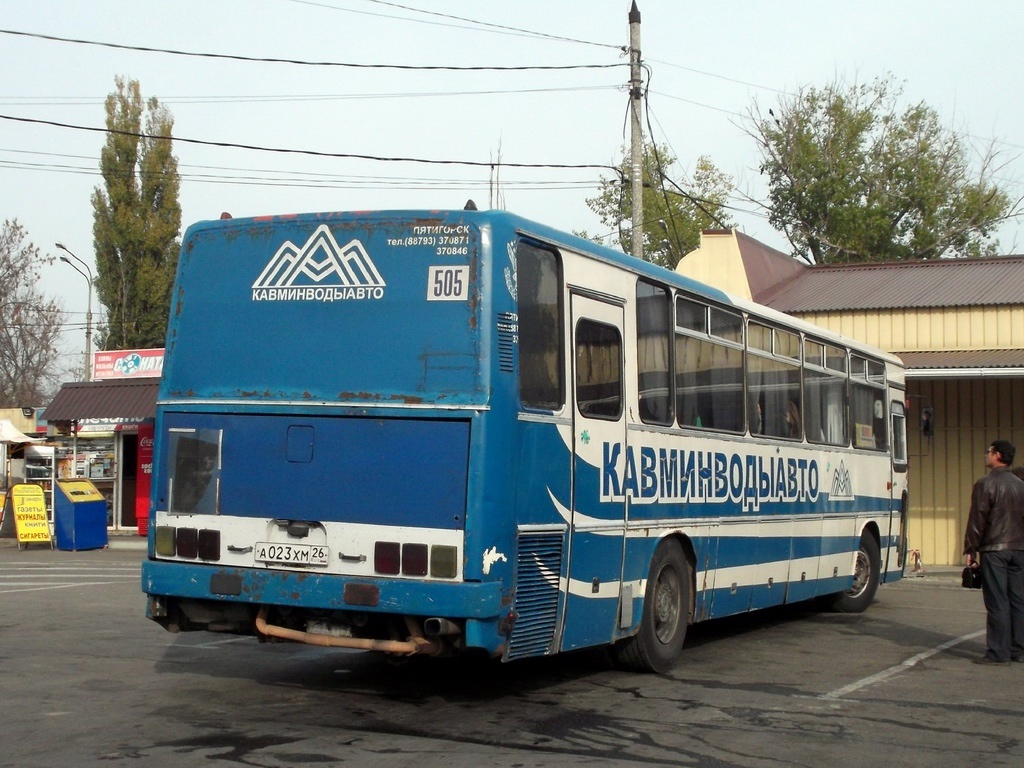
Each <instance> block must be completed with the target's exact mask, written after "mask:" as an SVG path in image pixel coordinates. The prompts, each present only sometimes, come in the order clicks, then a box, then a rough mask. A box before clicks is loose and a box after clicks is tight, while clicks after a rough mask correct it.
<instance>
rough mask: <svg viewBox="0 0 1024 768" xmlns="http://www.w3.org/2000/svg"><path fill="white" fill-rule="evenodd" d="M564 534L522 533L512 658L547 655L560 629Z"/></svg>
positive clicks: (518, 559)
mask: <svg viewBox="0 0 1024 768" xmlns="http://www.w3.org/2000/svg"><path fill="white" fill-rule="evenodd" d="M562 542H563V534H562V532H560V531H559V532H554V533H521V534H519V546H518V554H517V555H516V599H515V604H514V606H513V608H514V610H515V613H516V620H515V624H514V625H513V627H512V638H511V640H510V641H509V647H508V657H507V658H509V659H520V658H523V657H525V656H543V655H544V654H546V653H551V652H553V651H554V650H555V649H554V648H553V647H552V645H553V643H554V639H555V630H556V628H557V627H558V581H559V574H561V572H562Z"/></svg>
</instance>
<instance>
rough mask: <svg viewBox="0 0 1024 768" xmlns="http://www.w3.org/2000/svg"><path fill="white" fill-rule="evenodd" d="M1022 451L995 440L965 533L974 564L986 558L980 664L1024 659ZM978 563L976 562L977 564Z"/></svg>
mask: <svg viewBox="0 0 1024 768" xmlns="http://www.w3.org/2000/svg"><path fill="white" fill-rule="evenodd" d="M1015 454H1016V449H1015V448H1014V447H1013V445H1012V444H1011V443H1010V442H1008V441H1006V440H995V441H993V442H992V444H991V445H990V446H989V449H988V451H987V452H986V453H985V467H986V468H987V469H988V470H989V473H988V474H987V475H985V476H984V477H982V478H980V479H979V480H978V481H977V482H975V484H974V488H973V490H972V491H971V512H970V515H968V517H967V532H966V533H965V534H964V554H965V555H967V559H968V563H971V562H972V560H974V561H977V560H979V559H980V562H981V588H982V593H983V595H984V598H985V610H986V612H987V613H988V619H987V622H986V635H987V637H986V640H987V645H988V649H987V650H986V652H985V655H984V656H983V657H982V658H980V659H978V663H979V664H1006V663H1008V662H1010V661H1011V660H1012V661H1020V662H1024V480H1021V479H1020V478H1019V477H1017V476H1016V475H1015V474H1014V473H1013V471H1012V470H1011V469H1010V465H1011V464H1012V463H1013V458H1014V455H1015ZM972 564H973V563H972Z"/></svg>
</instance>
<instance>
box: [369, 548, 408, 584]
mask: <svg viewBox="0 0 1024 768" xmlns="http://www.w3.org/2000/svg"><path fill="white" fill-rule="evenodd" d="M373 570H375V571H376V572H377V573H386V574H388V575H390V576H395V575H397V574H398V573H399V572H400V571H401V570H402V546H401V545H400V544H399V543H398V542H397V541H378V542H377V543H376V544H374V545H373Z"/></svg>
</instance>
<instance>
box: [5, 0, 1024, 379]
mask: <svg viewBox="0 0 1024 768" xmlns="http://www.w3.org/2000/svg"><path fill="white" fill-rule="evenodd" d="M638 7H639V10H640V13H641V19H642V21H641V33H640V34H641V44H640V49H641V57H642V59H643V62H644V65H645V73H646V74H645V77H644V86H645V88H646V90H647V100H646V115H647V118H648V125H645V133H646V132H647V130H648V126H649V128H650V129H651V130H652V131H653V138H654V139H655V140H656V141H657V142H658V143H659V144H663V145H667V146H668V147H669V148H670V150H671V152H672V153H673V154H674V155H675V156H676V157H677V158H678V163H677V165H676V166H675V168H674V169H672V172H671V175H672V177H673V178H675V179H685V178H687V177H689V175H690V174H691V173H692V171H693V169H694V167H695V165H696V161H697V159H698V158H699V157H700V156H702V155H706V156H707V157H709V158H710V159H711V161H712V162H713V163H714V164H715V165H716V166H717V167H718V168H719V169H720V170H722V171H723V172H725V173H726V174H728V175H729V176H730V177H731V178H732V180H733V183H734V184H735V185H736V187H737V192H738V193H737V196H736V197H735V198H734V199H733V200H732V201H730V205H731V206H733V208H732V210H731V213H732V215H733V218H734V220H735V223H736V224H737V226H738V228H739V229H740V230H742V231H743V232H745V233H746V234H748V235H750V236H751V237H754V238H756V239H758V240H761V241H762V242H764V243H767V244H768V245H770V246H772V247H775V248H778V249H780V250H784V251H786V250H788V248H787V243H786V240H785V238H784V237H783V236H782V235H781V234H780V233H779V232H777V231H775V230H773V229H772V227H771V226H770V225H769V223H768V221H767V218H766V216H765V215H764V214H763V212H762V211H761V210H759V209H758V207H757V205H756V204H755V203H752V202H751V201H750V198H753V199H754V200H762V201H763V200H764V199H765V189H764V185H763V182H762V180H761V177H760V175H759V173H758V166H759V163H760V160H761V156H760V153H759V151H758V148H757V145H756V143H755V142H754V140H753V139H752V138H751V137H750V136H749V133H748V130H749V128H748V127H747V126H748V124H747V122H746V118H747V115H748V114H749V111H750V110H751V108H752V106H753V105H754V104H757V105H758V107H759V108H761V109H762V110H766V109H767V108H769V107H771V106H772V105H773V104H778V103H779V101H780V100H781V99H784V98H787V97H788V96H789V95H792V94H794V93H796V92H797V91H798V90H799V89H800V88H802V87H807V86H816V87H822V86H825V85H827V84H829V83H831V82H833V81H836V80H841V81H843V82H845V83H848V84H852V83H870V82H871V81H873V80H874V79H875V78H878V77H883V76H886V75H887V74H891V75H892V76H894V77H895V78H896V80H898V81H899V82H900V83H902V86H903V100H904V102H905V103H906V104H908V105H909V104H911V103H917V102H921V101H923V102H925V103H926V104H928V105H929V106H930V107H932V108H933V109H935V110H936V112H937V113H938V114H939V116H940V118H941V120H942V122H943V124H944V125H946V126H948V127H949V129H950V130H953V131H955V132H957V133H958V134H959V135H960V136H961V137H962V138H963V139H964V140H965V142H966V143H967V144H968V145H969V146H970V147H972V148H973V149H974V150H976V151H977V153H978V156H981V155H982V154H984V153H985V152H986V151H988V150H989V149H992V150H994V151H995V153H996V154H997V157H998V159H999V161H1000V163H1001V164H1002V165H1001V167H1000V170H999V172H998V173H997V175H996V178H997V179H998V180H999V181H1000V182H1001V183H1002V184H1003V185H1004V186H1005V188H1006V190H1007V191H1008V192H1009V193H1010V194H1011V196H1013V197H1014V198H1019V197H1021V196H1022V195H1024V88H1021V80H1022V78H1024V64H1022V63H1021V57H1020V54H1019V45H1020V42H1019V38H1020V29H1021V27H1022V26H1024V25H1022V22H1024V3H1020V2H1017V1H1016V0H1004V1H1002V2H1000V1H997V0H980V2H978V1H977V0H976V1H975V2H959V1H954V0H898V2H893V0H887V1H885V2H882V1H880V0H855V1H854V0H833V1H831V2H821V0H775V1H774V2H770V3H769V2H767V1H766V0H762V1H761V2H753V0H733V1H731V2H730V1H729V0H720V1H719V2H703V3H698V2H680V1H679V0H638ZM628 12H629V1H628V0H586V1H585V2H584V0H576V1H575V2H573V1H570V0H516V2H497V1H496V0H474V1H472V2H471V1H470V0H444V1H443V2H442V1H440V0H434V1H431V0H405V1H404V2H383V0H322V1H321V2H312V1H311V0H132V1H129V0H91V1H90V2H88V3H82V2H80V1H79V0H33V2H31V3H27V2H23V0H0V29H2V30H3V32H0V72H3V78H2V80H0V82H2V85H0V116H2V117H0V219H6V220H11V219H17V221H18V222H19V223H20V224H21V225H22V226H23V227H25V229H26V230H27V233H28V237H27V240H28V241H29V242H31V243H33V244H34V245H36V246H38V247H39V248H40V249H41V250H42V252H43V253H44V254H46V255H50V256H53V257H57V256H59V255H61V254H62V252H61V251H59V250H58V249H57V248H56V247H55V243H57V242H61V243H63V244H64V245H66V246H67V247H68V248H69V249H70V250H71V251H72V252H73V253H75V254H76V255H77V256H79V257H80V258H82V259H83V260H85V261H86V262H87V263H88V264H89V266H90V267H91V268H92V269H93V271H94V272H95V259H94V256H93V244H92V222H93V209H92V204H91V196H92V193H93V191H94V190H95V189H96V188H97V187H98V186H100V185H101V184H102V180H101V178H100V176H99V171H98V165H99V154H100V150H101V148H102V146H103V143H104V135H103V133H102V131H101V130H97V129H102V127H103V125H104V119H105V114H104V107H103V102H104V99H105V98H106V96H107V95H108V94H109V93H111V92H112V91H113V90H114V87H115V86H114V79H115V77H116V76H123V77H126V78H130V79H135V80H138V81H139V83H140V87H141V90H142V94H143V97H144V98H149V97H156V98H157V99H159V101H160V102H161V103H162V104H163V105H164V106H166V107H167V108H168V109H169V110H170V111H171V113H172V115H173V117H174V123H175V126H174V135H175V137H176V139H177V141H176V142H175V146H174V153H175V155H176V157H177V158H178V162H179V171H180V173H181V177H182V182H181V192H180V202H181V207H182V226H183V229H184V228H185V227H187V226H188V225H189V224H191V223H194V222H196V221H201V220H206V219H215V218H218V217H219V216H220V215H221V213H222V212H228V213H230V214H231V215H232V216H235V217H242V216H256V215H270V214H284V213H299V212H318V211H344V210H370V209H399V208H414V209H439V208H461V207H462V206H463V205H464V204H465V203H466V201H467V200H468V199H473V200H474V201H475V202H476V204H477V206H478V207H479V208H481V209H484V208H488V207H502V208H506V209H508V210H511V211H513V212H515V213H518V214H520V215H523V216H526V217H528V218H531V219H534V220H537V221H540V222H542V223H544V224H548V225H551V226H554V227H557V228H560V229H563V230H566V231H581V230H582V231H586V232H588V233H589V234H591V235H605V234H610V233H608V232H607V231H606V230H605V228H604V227H603V226H602V225H601V223H600V220H599V219H598V218H597V216H596V215H595V214H594V213H593V212H592V211H591V210H590V209H589V208H588V206H587V204H586V200H587V198H588V197H594V196H595V195H596V194H597V192H598V189H599V184H600V182H601V180H602V178H611V176H612V173H611V171H610V170H602V168H601V166H615V165H617V164H618V163H619V162H620V160H621V158H622V152H623V149H624V147H626V146H627V145H628V141H629V134H628V124H627V100H628V94H627V90H626V84H627V82H628V79H629V68H628V57H627V56H626V55H625V54H624V49H625V47H626V45H627V44H628V41H629V28H628V22H627V16H628ZM12 33H22V34H12ZM45 37H51V38H52V37H58V38H66V39H73V40H79V41H88V42H89V43H104V44H108V45H107V46H100V45H93V44H86V43H84V42H68V41H66V40H65V41H60V40H52V39H45ZM109 45H115V46H134V47H142V48H152V49H166V50H173V51H179V52H183V53H191V54H207V55H205V56H191V55H189V56H186V55H175V54H169V53H160V52H146V51H138V50H125V49H123V48H116V47H108V46H109ZM209 54H215V55H216V56H211V55H209ZM228 56H235V57H246V58H253V59H288V60H299V61H303V62H319V63H320V64H317V65H311V64H294V63H281V62H269V61H242V60H238V59H231V58H224V57H228ZM343 65H362V66H343ZM369 65H372V66H369ZM381 65H389V66H381ZM438 67H440V68H438ZM444 67H449V69H445V68H444ZM450 67H459V68H475V69H464V70H453V69H450ZM509 67H515V68H521V69H511V70H510V69H504V68H509ZM539 67H548V69H538V68H539ZM551 67H573V68H563V69H552V68H551ZM31 121H43V122H31ZM47 123H60V124H63V126H64V127H62V126H56V125H50V124H47ZM75 126H77V127H75ZM647 138H648V139H650V138H651V136H650V135H648V136H647ZM214 143H216V144H224V145H245V146H246V147H249V148H243V147H241V146H212V145H211V144H214ZM346 155H347V156H348V157H346ZM352 155H360V156H372V157H375V158H379V159H376V160H370V159H359V158H356V157H351V156H352ZM400 158H406V160H405V161H402V160H400ZM410 159H415V160H420V161H429V162H410V161H409V160H410ZM499 160H500V161H501V162H503V163H509V164H524V165H531V166H540V167H532V168H512V167H505V168H500V169H498V170H497V171H493V170H492V169H491V167H490V164H493V163H497V162H498V161H499ZM551 166H596V167H585V168H557V167H551ZM998 234H999V239H1000V244H1001V247H1000V253H1002V254H1010V253H1017V254H1019V253H1024V220H1015V221H1012V222H1009V223H1007V224H1006V225H1005V226H1003V227H1002V228H1001V229H1000V231H999V233H998ZM41 287H42V289H43V290H44V292H46V293H47V294H48V295H50V296H52V297H53V298H55V299H56V300H57V301H58V302H59V303H60V304H61V305H62V307H63V309H64V311H65V313H66V315H65V317H66V325H65V332H64V333H63V336H62V347H61V348H62V356H64V357H66V358H68V359H81V358H80V357H79V358H74V356H75V355H78V356H80V355H81V354H82V352H83V348H84V342H85V334H84V325H85V313H86V306H87V300H88V299H87V297H88V292H87V283H86V280H85V279H84V278H83V277H81V276H80V275H79V274H77V273H76V272H74V271H73V270H72V269H71V268H70V267H69V266H68V265H66V264H64V263H62V262H60V261H55V262H54V263H53V264H51V265H48V266H46V267H45V268H44V269H43V273H42V276H41ZM93 309H94V318H95V319H96V320H99V319H100V315H99V313H100V312H101V310H102V308H101V307H100V306H99V304H98V300H96V299H95V298H94V306H93Z"/></svg>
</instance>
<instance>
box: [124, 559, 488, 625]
mask: <svg viewBox="0 0 1024 768" xmlns="http://www.w3.org/2000/svg"><path fill="white" fill-rule="evenodd" d="M142 591H143V592H145V593H146V594H148V595H150V596H161V597H169V598H183V599H195V600H213V601H223V602H233V603H247V604H250V605H254V606H258V605H274V606H282V607H288V608H305V609H310V610H325V611H365V612H369V613H386V614H402V615H418V616H443V617H445V618H460V619H485V620H486V619H495V618H497V617H498V616H499V615H500V614H501V613H502V596H501V586H500V583H499V582H497V581H494V582H482V583H481V582H440V581H429V582H422V581H412V580H407V579H366V578H354V577H349V576H340V575H337V574H325V573H311V572H295V571H277V570H271V569H262V568H222V567H218V566H214V565H200V564H196V565H191V564H186V563H181V562H161V561H159V560H147V561H145V562H143V564H142ZM505 612H506V613H507V608H506V609H505Z"/></svg>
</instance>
